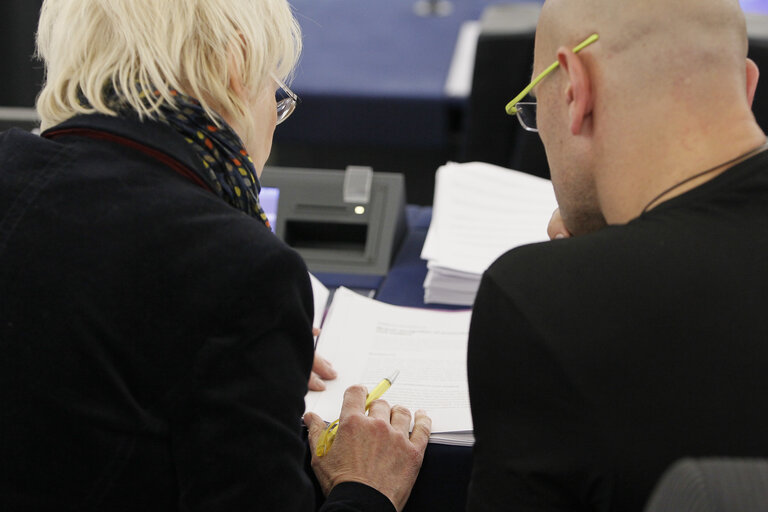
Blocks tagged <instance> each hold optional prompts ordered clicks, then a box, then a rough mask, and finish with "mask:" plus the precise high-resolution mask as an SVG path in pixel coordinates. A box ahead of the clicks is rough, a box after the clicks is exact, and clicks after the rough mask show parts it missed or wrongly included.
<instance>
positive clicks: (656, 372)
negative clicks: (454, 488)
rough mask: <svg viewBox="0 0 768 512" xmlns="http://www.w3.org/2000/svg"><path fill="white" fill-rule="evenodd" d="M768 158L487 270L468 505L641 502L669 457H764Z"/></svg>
mask: <svg viewBox="0 0 768 512" xmlns="http://www.w3.org/2000/svg"><path fill="white" fill-rule="evenodd" d="M767 312H768V152H766V153H762V154H760V155H758V156H755V157H753V158H751V159H749V160H747V161H745V162H743V163H741V164H739V165H737V166H735V167H733V168H731V169H729V170H728V171H726V172H725V173H723V174H721V175H720V176H718V177H716V178H714V179H713V180H711V181H709V182H707V183H705V184H704V185H701V186H699V187H697V188H695V189H693V190H691V191H689V192H687V193H684V194H681V195H680V196H678V197H676V198H673V199H671V200H669V201H667V202H665V203H663V204H661V205H659V206H658V207H656V208H655V209H653V210H651V211H650V212H648V213H646V214H643V215H641V216H640V217H639V218H638V219H636V220H634V221H632V222H630V223H628V224H627V225H624V226H612V227H608V228H606V229H603V230H601V231H598V232H596V233H593V234H591V235H587V236H583V237H578V238H573V239H568V240H556V241H554V242H547V243H543V244H536V245H530V246H526V247H522V248H519V249H516V250H513V251H511V252H509V253H507V254H506V255H504V256H502V257H501V258H500V259H499V260H498V261H496V262H495V263H494V264H493V265H492V266H491V268H490V269H489V270H488V271H487V272H486V274H485V276H484V277H483V280H482V283H481V285H480V290H479V292H478V295H477V299H476V302H475V307H474V312H473V318H472V323H471V327H470V336H469V354H468V372H469V389H470V399H471V406H472V415H473V420H474V430H475V439H476V444H475V449H474V459H473V462H474V467H473V473H472V481H471V485H470V490H469V508H468V509H469V510H470V511H471V512H478V511H489V510H519V511H534V510H535V511H561V510H562V511H566V510H567V511H581V510H591V511H616V512H639V511H640V510H642V509H643V506H644V503H645V501H646V500H647V498H648V495H649V494H650V492H651V490H652V488H653V485H654V484H655V482H656V481H657V480H658V479H659V477H660V476H661V474H662V472H663V471H664V470H665V469H666V468H667V467H668V466H669V465H671V464H672V463H673V462H674V461H675V460H677V459H679V458H682V457H700V456H740V457H766V456H768V435H766V432H768V406H766V397H768V322H767V321H766V314H767Z"/></svg>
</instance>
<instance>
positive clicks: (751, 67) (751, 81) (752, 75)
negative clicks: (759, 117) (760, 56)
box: [747, 58, 760, 108]
mask: <svg viewBox="0 0 768 512" xmlns="http://www.w3.org/2000/svg"><path fill="white" fill-rule="evenodd" d="M759 78H760V70H759V69H758V67H757V64H755V61H753V60H752V59H749V58H748V59H747V101H748V102H749V107H750V108H752V100H754V99H755V91H756V90H757V81H758V79H759Z"/></svg>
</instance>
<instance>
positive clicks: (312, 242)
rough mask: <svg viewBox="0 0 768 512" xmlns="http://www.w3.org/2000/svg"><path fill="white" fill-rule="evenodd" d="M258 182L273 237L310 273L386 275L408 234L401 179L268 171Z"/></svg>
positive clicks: (367, 173)
mask: <svg viewBox="0 0 768 512" xmlns="http://www.w3.org/2000/svg"><path fill="white" fill-rule="evenodd" d="M260 181H261V185H262V187H263V189H262V194H261V195H260V197H262V198H263V199H262V201H261V202H262V206H263V207H264V209H265V211H267V213H268V215H271V216H273V218H274V219H275V220H274V221H273V224H274V226H273V228H274V230H275V233H276V234H277V236H279V237H280V238H281V239H282V240H283V241H285V242H286V243H287V244H288V245H290V246H291V247H293V248H294V249H296V250H297V251H298V252H299V254H301V255H302V257H303V258H304V260H305V261H306V263H307V266H308V267H309V270H310V271H311V272H312V273H315V274H355V275H359V276H379V277H381V276H384V275H385V274H386V273H387V271H388V270H389V266H390V264H391V263H392V258H393V256H394V254H395V252H396V251H397V249H398V247H399V245H400V243H401V242H402V239H403V236H404V234H405V180H404V178H403V175H402V174H397V173H384V172H376V173H374V172H373V171H372V170H371V169H370V168H366V167H349V168H348V169H347V170H346V171H341V170H324V169H293V168H281V167H266V168H265V169H264V172H263V174H262V176H261V180H260ZM270 189H271V190H270ZM275 189H277V190H275ZM270 195H272V196H273V197H274V196H277V204H276V205H275V204H272V205H271V206H270V205H269V204H267V203H268V202H269V200H268V199H267V198H268V197H269V196H270ZM270 210H272V212H271V213H270ZM339 284H344V283H339Z"/></svg>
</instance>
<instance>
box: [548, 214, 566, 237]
mask: <svg viewBox="0 0 768 512" xmlns="http://www.w3.org/2000/svg"><path fill="white" fill-rule="evenodd" d="M547 235H548V236H549V238H550V239H551V240H554V239H556V238H568V237H570V236H571V234H570V233H569V232H568V228H566V227H565V222H563V217H562V215H561V214H560V209H559V208H557V209H555V211H554V212H552V217H551V218H550V219H549V224H548V225H547Z"/></svg>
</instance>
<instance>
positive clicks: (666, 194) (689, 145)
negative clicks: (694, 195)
mask: <svg viewBox="0 0 768 512" xmlns="http://www.w3.org/2000/svg"><path fill="white" fill-rule="evenodd" d="M667 140H668V141H669V142H667V143H659V141H651V142H648V143H647V144H642V145H641V144H637V141H633V142H632V143H631V144H626V145H622V144H621V143H617V144H615V145H614V146H613V147H615V148H622V147H624V148H636V149H635V150H634V151H633V152H632V151H626V150H625V151H621V149H619V151H616V152H615V153H616V154H615V156H614V157H613V158H612V159H606V161H605V166H604V172H602V173H601V174H600V175H599V178H598V181H597V191H598V197H599V199H600V205H601V208H602V211H603V213H604V215H605V218H606V221H607V222H608V223H609V224H625V223H627V222H629V221H630V220H632V219H634V218H636V217H638V216H639V215H640V214H641V213H643V212H644V211H648V210H650V209H652V208H654V207H656V206H658V205H659V204H661V203H663V202H665V201H668V200H669V199H672V198H673V197H676V196H678V195H680V194H683V193H684V192H687V191H689V190H692V189H693V188H696V187H698V186H700V185H702V184H703V183H706V182H707V181H709V180H711V179H713V178H715V177H716V176H718V175H719V174H722V173H723V172H725V171H726V170H727V169H729V168H730V167H732V166H734V165H736V164H737V163H739V161H741V160H743V159H746V158H748V157H749V156H751V155H752V154H754V153H756V152H757V151H758V150H760V149H761V148H762V146H763V145H764V144H765V143H766V137H765V135H764V134H763V132H762V131H761V130H760V128H759V127H758V126H757V125H756V124H755V123H754V122H751V123H748V124H745V125H744V129H743V130H731V131H730V133H722V134H720V136H718V137H702V138H699V139H697V140H693V139H692V138H691V137H684V136H678V137H674V136H671V135H670V136H668V137H667Z"/></svg>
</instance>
